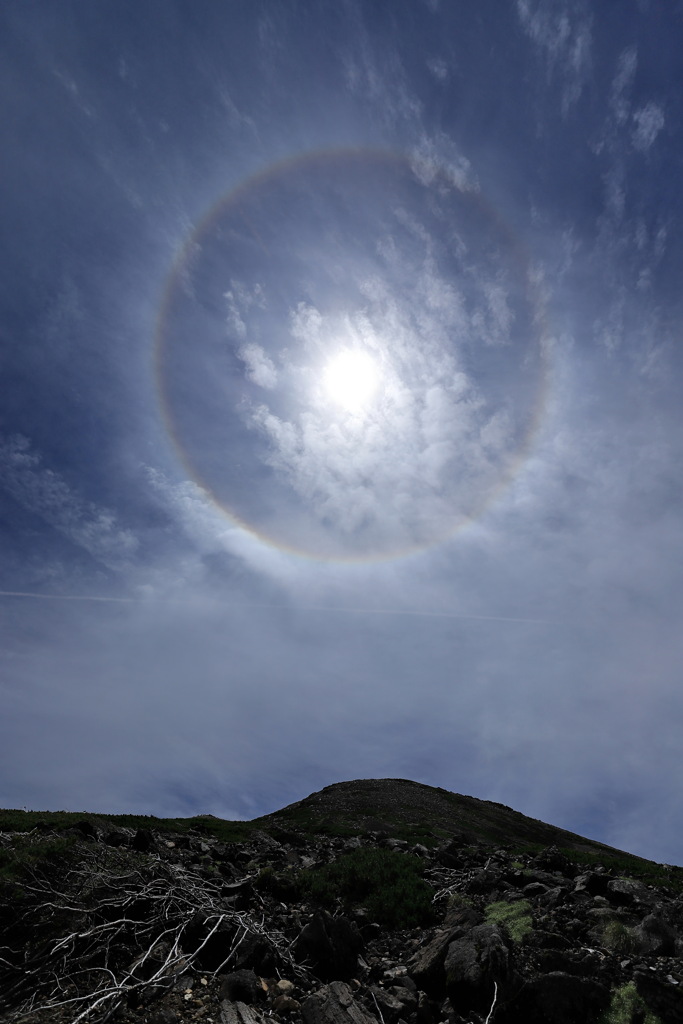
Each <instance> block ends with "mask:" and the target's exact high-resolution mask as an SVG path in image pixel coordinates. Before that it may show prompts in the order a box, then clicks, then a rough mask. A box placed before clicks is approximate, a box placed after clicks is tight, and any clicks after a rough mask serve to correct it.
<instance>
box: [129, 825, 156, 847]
mask: <svg viewBox="0 0 683 1024" xmlns="http://www.w3.org/2000/svg"><path fill="white" fill-rule="evenodd" d="M130 845H131V846H132V848H133V849H134V850H137V852H138V853H150V852H151V851H152V850H154V849H155V848H156V841H155V839H154V835H153V834H152V833H151V832H150V830H149V829H148V828H139V829H138V830H137V832H136V833H135V835H134V836H133V840H132V842H131V844H130Z"/></svg>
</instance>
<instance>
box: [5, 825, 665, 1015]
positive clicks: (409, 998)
mask: <svg viewBox="0 0 683 1024" xmlns="http://www.w3.org/2000/svg"><path fill="white" fill-rule="evenodd" d="M0 840H1V843H2V845H1V847H0V852H2V853H3V859H0V867H2V871H1V872H0V911H1V913H2V918H1V920H2V927H3V935H2V937H1V938H0V946H1V948H0V1007H1V1010H0V1020H2V1021H3V1022H9V1021H15V1020H23V1021H26V1022H36V1024H38V1022H43V1021H57V1022H64V1024H67V1022H76V1021H81V1020H84V1021H85V1020H87V1021H106V1020H112V1021H113V1020H116V1021H121V1022H128V1024H137V1022H140V1024H142V1022H146V1024H175V1022H181V1021H183V1022H185V1021H202V1022H204V1024H218V1022H221V1024H261V1022H265V1020H266V1018H269V1019H270V1020H271V1021H273V1022H282V1024H300V1022H301V1024H323V1022H329V1024H401V1022H403V1024H441V1022H444V1024H445V1022H448V1024H464V1022H470V1024H483V1022H488V1024H493V1022H496V1024H513V1022H514V1024H517V1022H519V1024H521V1022H524V1024H545V1022H548V1024H572V1022H576V1024H579V1022H581V1024H583V1022H590V1021H604V1022H606V1024H607V1022H610V1024H613V1022H622V1021H623V1022H632V1024H636V1022H641V1021H642V1022H647V1024H655V1022H656V1021H661V1022H663V1024H683V960H682V959H681V957H682V956H683V897H682V896H681V893H680V892H679V891H677V890H676V888H675V887H674V888H672V889H670V888H667V887H666V885H665V884H664V885H659V886H652V885H645V884H643V883H642V882H639V881H637V880H635V879H632V878H628V877H619V876H618V875H617V874H615V873H614V871H613V870H612V869H610V868H609V867H605V866H604V865H602V864H600V863H595V862H593V863H591V865H590V867H586V866H582V865H581V863H580V862H579V863H577V862H576V860H574V859H572V860H569V859H568V858H567V857H566V856H565V855H564V854H563V853H562V852H560V851H559V850H558V849H557V848H554V847H550V848H547V849H545V850H544V851H542V852H540V853H535V854H531V853H523V852H521V853H520V852H519V851H515V850H514V849H512V848H510V847H505V846H501V847H493V846H491V845H490V844H488V845H487V844H486V843H484V842H480V841H473V839H472V837H471V836H467V835H463V836H460V837H458V836H457V835H455V836H451V837H450V838H449V839H448V840H447V841H444V842H441V844H440V845H435V846H433V847H432V848H429V847H428V846H426V845H422V844H409V843H408V842H407V841H405V840H401V839H397V838H395V837H392V836H391V835H390V834H386V833H383V834H379V833H366V834H364V835H361V836H358V837H350V838H349V837H326V836H311V835H310V834H305V833H303V832H297V830H296V829H290V830H284V829H282V828H273V829H272V830H271V832H270V834H269V833H266V832H263V831H255V832H253V833H252V834H251V835H250V836H249V838H248V839H247V840H246V841H244V842H239V843H230V844H226V843H222V842H220V841H219V840H217V839H216V838H214V837H212V836H210V835H208V834H203V833H202V832H201V831H195V832H189V833H187V832H186V833H177V834H174V833H168V832H164V833H161V832H155V831H154V830H153V829H151V830H149V829H147V830H137V831H135V830H133V829H124V828H116V827H113V826H112V825H111V824H110V823H107V822H106V821H101V822H94V821H93V820H92V819H91V820H84V821H82V822H81V823H80V824H78V825H76V826H72V827H70V828H67V829H62V830H60V831H58V832H55V831H54V830H53V829H51V828H50V827H49V826H47V825H44V826H43V828H42V829H34V830H33V831H32V832H30V833H29V834H26V833H22V834H18V833H11V832H5V833H2V834H0ZM359 847H360V848H364V849H368V850H376V849H385V850H388V851H391V853H392V855H393V856H394V857H400V858H406V857H408V858H418V859H419V867H420V869H421V871H422V873H423V878H424V881H425V882H426V883H427V885H428V886H429V887H430V892H429V901H428V902H429V903H430V904H431V907H432V909H433V916H432V920H431V921H429V922H428V923H425V924H422V925H420V926H419V927H410V928H407V929H405V928H404V929H393V928H389V927H387V926H382V925H381V924H378V922H377V921H376V920H373V918H372V915H371V914H370V913H369V912H368V910H367V908H366V907H365V906H364V905H363V901H360V902H358V903H357V904H352V905H349V904H348V902H347V903H346V904H344V903H343V901H342V900H341V898H340V899H338V900H337V901H336V902H334V903H333V904H332V905H330V904H329V903H328V905H327V906H321V905H320V904H319V902H316V900H315V899H314V898H313V897H312V896H311V895H310V893H307V892H306V891H305V890H303V889H302V887H301V886H300V885H299V883H298V880H299V879H300V878H301V877H302V876H301V874H300V873H301V872H302V871H308V872H313V873H315V871H316V870H317V869H321V868H322V867H324V865H329V864H331V863H332V862H335V861H338V859H339V858H343V857H348V856H349V854H350V853H351V852H352V851H353V850H354V849H358V848H359ZM3 865H4V866H3ZM397 884H398V883H397ZM399 898H402V896H401V894H400V893H398V890H397V899H399ZM366 902H367V901H366Z"/></svg>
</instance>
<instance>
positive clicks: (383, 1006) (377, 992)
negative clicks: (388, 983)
mask: <svg viewBox="0 0 683 1024" xmlns="http://www.w3.org/2000/svg"><path fill="white" fill-rule="evenodd" d="M370 995H371V996H372V1001H373V1003H374V1004H375V1006H377V1007H379V1010H380V1012H381V1014H382V1017H383V1019H384V1021H385V1022H386V1024H393V1022H394V1021H396V1020H398V1018H399V1017H400V1016H401V1014H402V1013H403V1009H404V1004H403V1003H402V1002H401V1000H400V999H397V998H396V996H395V995H394V994H393V992H391V991H390V990H388V989H385V988H380V987H379V986H378V985H371V986H370ZM406 995H407V993H406ZM413 999H415V997H414V996H413ZM415 1006H417V999H415Z"/></svg>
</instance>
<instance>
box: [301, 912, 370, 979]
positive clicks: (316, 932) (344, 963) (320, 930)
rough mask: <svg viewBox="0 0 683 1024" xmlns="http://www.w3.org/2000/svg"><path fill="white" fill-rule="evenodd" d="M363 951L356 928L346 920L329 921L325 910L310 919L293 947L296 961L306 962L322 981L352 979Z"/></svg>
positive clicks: (332, 918)
mask: <svg viewBox="0 0 683 1024" xmlns="http://www.w3.org/2000/svg"><path fill="white" fill-rule="evenodd" d="M362 949H363V939H362V938H361V934H360V932H359V931H358V928H357V926H356V924H355V923H354V922H353V921H349V920H348V918H346V917H332V915H331V914H329V913H328V912H327V911H326V910H321V911H318V913H317V914H315V915H314V916H313V918H312V919H311V920H310V921H309V922H308V924H306V925H305V926H304V928H303V929H302V931H301V933H300V935H299V937H298V939H297V940H296V942H295V944H294V950H295V955H296V957H297V958H298V959H300V960H305V961H307V962H308V963H309V964H310V966H311V969H312V970H313V972H314V973H315V974H317V975H318V977H319V978H320V979H321V980H322V981H336V980H341V981H347V980H348V979H349V978H352V977H353V975H354V974H355V973H356V970H357V967H358V954H359V953H360V952H361V950H362Z"/></svg>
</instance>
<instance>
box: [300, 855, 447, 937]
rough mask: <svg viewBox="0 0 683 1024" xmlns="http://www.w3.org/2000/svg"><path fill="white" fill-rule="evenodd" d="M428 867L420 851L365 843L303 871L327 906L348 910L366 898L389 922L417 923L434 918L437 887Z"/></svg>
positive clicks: (306, 884) (303, 880)
mask: <svg viewBox="0 0 683 1024" xmlns="http://www.w3.org/2000/svg"><path fill="white" fill-rule="evenodd" d="M422 870H423V865H422V861H421V860H420V858H419V857H413V856H411V855H410V854H405V853H395V852H394V851H392V850H381V849H380V850H378V849H373V848H370V849H368V848H362V847H361V848H359V849H357V850H352V851H351V852H350V853H346V854H342V856H341V857H338V858H337V860H335V861H333V862H332V863H331V864H326V865H325V866H324V867H321V868H311V869H310V870H307V871H302V872H301V873H300V875H299V881H300V884H301V887H302V890H303V891H305V892H306V893H307V895H308V896H309V897H310V899H311V900H313V901H314V902H316V903H318V904H320V905H321V906H324V907H334V906H335V904H337V903H338V902H339V903H341V905H342V907H343V908H344V909H345V910H348V909H350V908H351V907H352V906H353V905H354V904H356V905H358V904H360V905H361V906H364V907H365V908H366V909H367V911H368V913H369V915H370V917H371V918H372V919H373V921H377V922H378V923H379V924H382V925H384V926H385V927H387V928H415V927H417V926H420V925H426V924H429V923H430V922H431V921H432V920H433V918H434V909H433V906H432V890H431V889H430V887H429V886H428V885H427V883H426V882H425V881H424V880H423V879H422Z"/></svg>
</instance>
